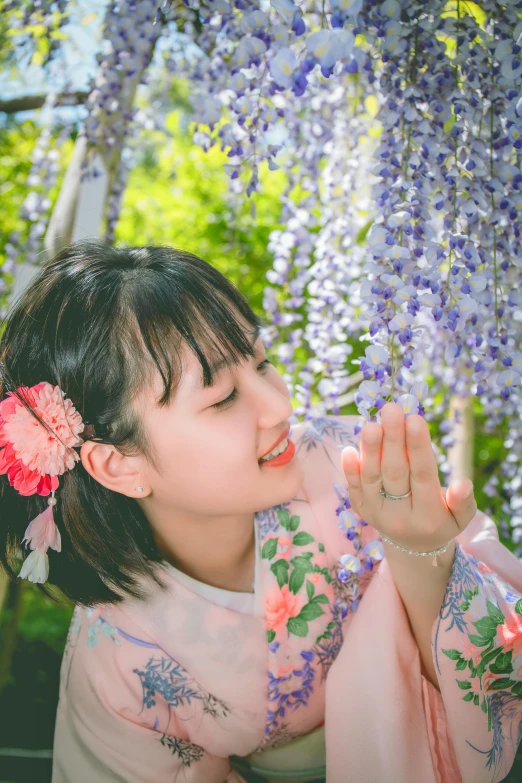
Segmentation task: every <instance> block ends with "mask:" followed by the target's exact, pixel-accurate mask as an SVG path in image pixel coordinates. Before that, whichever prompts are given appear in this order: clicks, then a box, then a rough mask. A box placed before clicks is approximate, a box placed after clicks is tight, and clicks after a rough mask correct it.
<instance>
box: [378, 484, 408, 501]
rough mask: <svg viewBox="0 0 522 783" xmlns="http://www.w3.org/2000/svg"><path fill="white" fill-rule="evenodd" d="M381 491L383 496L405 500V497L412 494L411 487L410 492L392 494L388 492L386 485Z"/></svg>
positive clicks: (389, 498)
mask: <svg viewBox="0 0 522 783" xmlns="http://www.w3.org/2000/svg"><path fill="white" fill-rule="evenodd" d="M379 492H380V493H381V495H382V496H383V498H388V500H404V498H407V497H409V496H410V495H411V489H410V491H409V492H406V494H404V495H390V494H389V492H386V490H385V489H384V487H381V488H380V490H379Z"/></svg>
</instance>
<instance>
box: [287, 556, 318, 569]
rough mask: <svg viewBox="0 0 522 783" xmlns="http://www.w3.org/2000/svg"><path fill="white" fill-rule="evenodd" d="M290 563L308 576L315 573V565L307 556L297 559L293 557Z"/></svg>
mask: <svg viewBox="0 0 522 783" xmlns="http://www.w3.org/2000/svg"><path fill="white" fill-rule="evenodd" d="M290 562H291V563H292V565H293V566H294V568H299V569H301V570H303V571H304V572H305V573H307V574H308V573H310V571H313V565H312V564H311V563H310V560H309V558H308V557H307V556H305V555H298V556H297V557H293V558H292V560H291V561H290Z"/></svg>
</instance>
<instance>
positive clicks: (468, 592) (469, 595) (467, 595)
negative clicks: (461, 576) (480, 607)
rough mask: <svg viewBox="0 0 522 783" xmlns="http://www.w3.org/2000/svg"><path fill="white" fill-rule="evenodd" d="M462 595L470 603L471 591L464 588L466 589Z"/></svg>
mask: <svg viewBox="0 0 522 783" xmlns="http://www.w3.org/2000/svg"><path fill="white" fill-rule="evenodd" d="M464 595H465V596H466V598H467V599H468V601H471V599H472V598H473V593H472V592H471V590H469V589H468V588H466V589H465V590H464Z"/></svg>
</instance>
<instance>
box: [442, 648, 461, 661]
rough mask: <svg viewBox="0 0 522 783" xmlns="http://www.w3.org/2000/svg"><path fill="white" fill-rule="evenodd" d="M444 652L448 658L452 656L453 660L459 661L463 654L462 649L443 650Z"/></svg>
mask: <svg viewBox="0 0 522 783" xmlns="http://www.w3.org/2000/svg"><path fill="white" fill-rule="evenodd" d="M442 652H443V653H444V655H447V656H448V658H451V660H452V661H459V660H460V658H461V655H462V653H461V652H460V650H443V651H442Z"/></svg>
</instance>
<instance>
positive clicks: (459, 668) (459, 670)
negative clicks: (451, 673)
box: [455, 658, 468, 672]
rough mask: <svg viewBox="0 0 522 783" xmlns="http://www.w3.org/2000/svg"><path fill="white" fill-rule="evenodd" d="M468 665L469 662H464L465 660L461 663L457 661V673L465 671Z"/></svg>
mask: <svg viewBox="0 0 522 783" xmlns="http://www.w3.org/2000/svg"><path fill="white" fill-rule="evenodd" d="M467 665H468V663H467V661H465V660H464V658H463V659H462V660H461V661H457V665H456V667H455V669H456V671H458V672H461V671H462V670H463V669H465V668H466V666H467Z"/></svg>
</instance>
